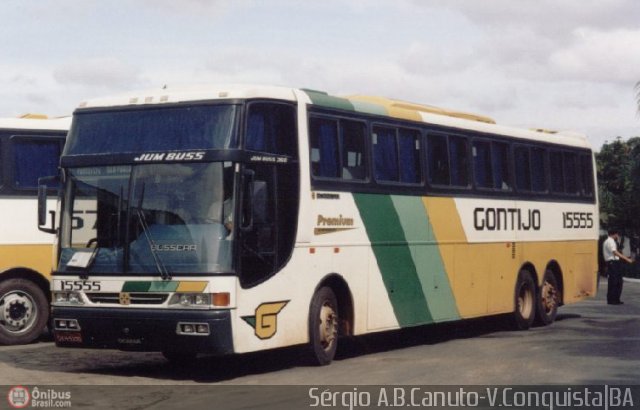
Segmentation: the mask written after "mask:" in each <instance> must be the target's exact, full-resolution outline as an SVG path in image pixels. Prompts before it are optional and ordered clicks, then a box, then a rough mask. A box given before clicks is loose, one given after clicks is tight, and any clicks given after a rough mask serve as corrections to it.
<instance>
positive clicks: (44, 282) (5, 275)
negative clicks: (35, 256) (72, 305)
mask: <svg viewBox="0 0 640 410" xmlns="http://www.w3.org/2000/svg"><path fill="white" fill-rule="evenodd" d="M9 279H23V280H28V281H30V282H33V283H35V284H36V285H37V286H38V287H39V288H40V289H41V290H42V292H43V293H44V295H45V296H46V298H47V300H48V301H49V302H51V283H50V281H49V279H48V278H47V277H46V276H45V275H43V274H42V273H40V272H38V271H35V270H33V269H29V268H24V267H18V268H11V269H7V270H5V271H4V272H2V273H0V282H2V281H5V280H9Z"/></svg>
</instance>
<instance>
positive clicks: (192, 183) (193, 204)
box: [58, 162, 234, 277]
mask: <svg viewBox="0 0 640 410" xmlns="http://www.w3.org/2000/svg"><path fill="white" fill-rule="evenodd" d="M233 169H234V167H233V164H232V163H231V162H213V163H194V164H191V163H190V164H145V165H135V166H131V165H125V166H102V167H84V168H70V169H69V170H68V174H67V182H66V184H67V188H66V192H67V194H66V197H65V200H64V201H63V209H62V213H63V218H62V226H61V242H60V245H61V255H60V262H59V269H58V270H59V271H61V272H78V271H79V269H80V270H81V271H82V272H86V273H110V274H113V273H115V274H117V273H123V274H124V273H129V274H147V275H148V274H152V275H160V276H162V277H170V276H171V275H172V274H175V273H178V274H179V273H189V274H197V273H225V272H226V273H228V272H230V271H231V268H232V267H231V251H232V243H233V192H234V189H233Z"/></svg>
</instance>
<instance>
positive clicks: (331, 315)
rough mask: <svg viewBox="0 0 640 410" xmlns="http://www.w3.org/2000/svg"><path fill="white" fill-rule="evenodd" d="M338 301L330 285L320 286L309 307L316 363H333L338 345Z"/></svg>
mask: <svg viewBox="0 0 640 410" xmlns="http://www.w3.org/2000/svg"><path fill="white" fill-rule="evenodd" d="M338 323H339V321H338V302H337V299H336V295H335V293H333V290H331V288H329V287H326V286H325V287H322V288H320V289H319V290H318V291H317V292H316V293H315V294H314V295H313V299H312V300H311V307H310V309H309V340H310V348H311V353H312V358H313V359H314V363H315V364H318V365H320V366H324V365H327V364H329V363H331V361H332V360H333V358H334V357H335V355H336V349H337V347H338Z"/></svg>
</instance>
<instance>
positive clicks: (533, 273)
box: [516, 262, 540, 286]
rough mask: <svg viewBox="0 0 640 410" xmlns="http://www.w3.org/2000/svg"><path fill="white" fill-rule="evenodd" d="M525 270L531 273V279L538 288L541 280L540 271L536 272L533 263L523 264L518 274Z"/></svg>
mask: <svg viewBox="0 0 640 410" xmlns="http://www.w3.org/2000/svg"><path fill="white" fill-rule="evenodd" d="M523 270H526V271H527V272H529V273H530V274H531V278H532V279H533V282H534V283H535V284H536V286H538V284H539V283H540V281H539V278H538V271H537V270H536V267H535V266H534V264H533V263H531V262H525V263H523V264H522V265H521V266H520V269H519V270H518V274H519V273H520V272H522V271H523ZM516 282H517V278H516Z"/></svg>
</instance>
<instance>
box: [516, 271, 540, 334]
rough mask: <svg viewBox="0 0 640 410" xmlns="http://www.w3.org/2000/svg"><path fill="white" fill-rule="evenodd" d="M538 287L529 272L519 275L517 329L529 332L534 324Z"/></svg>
mask: <svg viewBox="0 0 640 410" xmlns="http://www.w3.org/2000/svg"><path fill="white" fill-rule="evenodd" d="M535 301H536V285H535V282H534V280H533V276H532V275H531V273H529V271H527V270H524V269H523V270H521V271H520V273H519V274H518V280H517V282H516V291H515V310H514V312H513V321H514V324H515V327H516V329H519V330H527V329H529V328H530V327H531V325H532V324H533V320H534V319H535V314H536V302H535Z"/></svg>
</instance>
